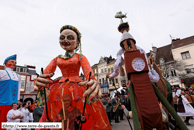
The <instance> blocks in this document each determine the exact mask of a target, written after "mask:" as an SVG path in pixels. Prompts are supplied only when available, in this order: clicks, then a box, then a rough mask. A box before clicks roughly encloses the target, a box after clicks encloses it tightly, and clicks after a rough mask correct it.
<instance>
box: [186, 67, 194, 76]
mask: <svg viewBox="0 0 194 130" xmlns="http://www.w3.org/2000/svg"><path fill="white" fill-rule="evenodd" d="M185 71H186V72H187V74H190V73H194V67H193V65H187V66H185Z"/></svg>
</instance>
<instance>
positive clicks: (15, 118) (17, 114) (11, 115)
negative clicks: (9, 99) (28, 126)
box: [7, 103, 23, 130]
mask: <svg viewBox="0 0 194 130" xmlns="http://www.w3.org/2000/svg"><path fill="white" fill-rule="evenodd" d="M11 107H12V109H11V110H9V111H8V113H7V122H20V120H21V119H22V118H23V115H22V112H21V111H19V110H17V103H12V105H11ZM7 130H9V129H7ZM12 130H20V129H12Z"/></svg>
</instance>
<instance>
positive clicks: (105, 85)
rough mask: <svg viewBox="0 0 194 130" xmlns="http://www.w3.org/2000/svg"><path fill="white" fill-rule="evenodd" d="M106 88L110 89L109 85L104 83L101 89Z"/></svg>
mask: <svg viewBox="0 0 194 130" xmlns="http://www.w3.org/2000/svg"><path fill="white" fill-rule="evenodd" d="M105 87H107V88H109V86H108V83H104V84H103V85H101V88H105Z"/></svg>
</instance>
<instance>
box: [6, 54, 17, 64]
mask: <svg viewBox="0 0 194 130" xmlns="http://www.w3.org/2000/svg"><path fill="white" fill-rule="evenodd" d="M16 57H17V55H16V54H15V55H12V56H9V57H7V58H6V59H5V61H4V63H3V64H6V62H7V61H8V60H15V61H16Z"/></svg>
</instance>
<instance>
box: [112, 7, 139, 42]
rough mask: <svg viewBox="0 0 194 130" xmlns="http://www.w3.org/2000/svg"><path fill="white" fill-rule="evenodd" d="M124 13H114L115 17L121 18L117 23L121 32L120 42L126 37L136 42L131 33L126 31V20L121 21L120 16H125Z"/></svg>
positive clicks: (127, 28) (127, 26)
mask: <svg viewBox="0 0 194 130" xmlns="http://www.w3.org/2000/svg"><path fill="white" fill-rule="evenodd" d="M126 15H127V14H122V12H121V11H120V12H117V13H116V15H115V18H119V19H121V23H120V24H119V27H118V31H119V32H121V33H122V36H121V40H120V44H121V43H122V42H123V41H124V40H126V39H131V40H133V41H134V43H135V44H136V41H135V39H134V38H133V37H132V35H131V34H130V33H128V31H129V24H128V22H123V20H122V18H127V16H126Z"/></svg>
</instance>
